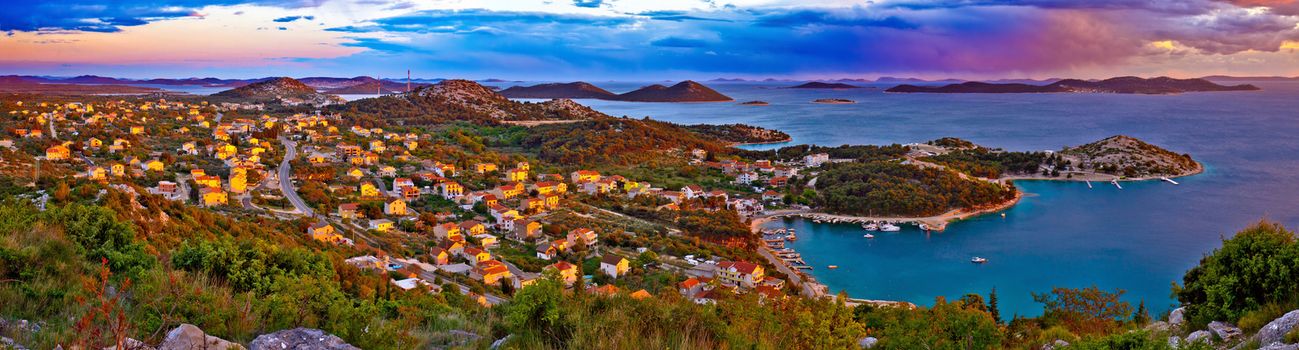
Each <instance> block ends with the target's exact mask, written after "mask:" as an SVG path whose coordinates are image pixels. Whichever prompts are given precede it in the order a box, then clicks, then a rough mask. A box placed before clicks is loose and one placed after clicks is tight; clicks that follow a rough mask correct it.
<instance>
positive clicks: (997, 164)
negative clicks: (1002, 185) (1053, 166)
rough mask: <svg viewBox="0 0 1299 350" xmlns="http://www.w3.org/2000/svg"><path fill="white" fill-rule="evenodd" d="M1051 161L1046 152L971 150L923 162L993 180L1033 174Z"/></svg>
mask: <svg viewBox="0 0 1299 350" xmlns="http://www.w3.org/2000/svg"><path fill="white" fill-rule="evenodd" d="M1051 159H1053V157H1052V156H1051V155H1050V154H1048V153H1046V152H1002V151H994V150H990V149H987V148H982V147H978V148H972V149H963V150H958V151H952V152H948V153H945V154H940V155H935V156H930V157H925V158H924V160H925V161H929V162H933V163H936V164H942V165H945V166H948V167H951V168H953V169H956V170H960V171H961V172H963V173H966V174H970V175H973V176H978V177H982V178H989V179H995V178H999V177H1001V176H1002V175H1005V174H1033V173H1036V172H1037V171H1038V168H1039V167H1041V165H1042V164H1043V163H1045V162H1048V161H1049V160H1051Z"/></svg>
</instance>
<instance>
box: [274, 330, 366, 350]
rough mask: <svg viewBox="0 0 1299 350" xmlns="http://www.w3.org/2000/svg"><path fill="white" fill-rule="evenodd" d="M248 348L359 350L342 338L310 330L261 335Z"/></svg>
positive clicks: (283, 331)
mask: <svg viewBox="0 0 1299 350" xmlns="http://www.w3.org/2000/svg"><path fill="white" fill-rule="evenodd" d="M248 347H249V348H251V349H252V350H290V349H296V350H307V349H329V350H361V349H360V348H358V347H355V346H352V345H351V344H348V343H347V342H345V341H343V339H342V338H339V337H336V336H333V335H330V334H328V333H325V331H322V330H319V329H310V328H294V329H286V330H282V331H279V332H275V333H270V334H262V335H259V336H257V338H256V339H253V342H252V343H250V344H248Z"/></svg>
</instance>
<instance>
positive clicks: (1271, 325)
mask: <svg viewBox="0 0 1299 350" xmlns="http://www.w3.org/2000/svg"><path fill="white" fill-rule="evenodd" d="M1296 326H1299V310H1294V311H1290V312H1287V313H1286V314H1285V315H1282V316H1281V317H1279V318H1277V319H1275V320H1272V322H1268V323H1267V325H1265V326H1263V328H1262V329H1259V330H1258V334H1257V335H1255V338H1257V339H1258V343H1259V344H1261V345H1272V344H1282V343H1284V342H1285V335H1286V334H1287V333H1289V332H1290V331H1291V330H1293V329H1295V327H1296Z"/></svg>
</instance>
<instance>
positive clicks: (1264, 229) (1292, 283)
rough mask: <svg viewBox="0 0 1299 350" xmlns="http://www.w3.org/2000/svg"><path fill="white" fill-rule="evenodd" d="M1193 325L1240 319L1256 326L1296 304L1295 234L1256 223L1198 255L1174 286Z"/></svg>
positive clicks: (1298, 247)
mask: <svg viewBox="0 0 1299 350" xmlns="http://www.w3.org/2000/svg"><path fill="white" fill-rule="evenodd" d="M1174 293H1175V295H1176V296H1177V300H1178V301H1180V302H1181V303H1182V304H1183V305H1186V313H1187V317H1188V320H1189V322H1190V323H1191V324H1193V325H1204V324H1206V323H1208V322H1210V321H1227V322H1233V323H1236V322H1239V324H1240V325H1241V327H1242V328H1245V329H1250V328H1254V329H1257V328H1258V327H1261V326H1262V325H1263V324H1265V323H1267V322H1268V321H1271V320H1272V319H1274V318H1276V316H1280V314H1283V313H1285V312H1286V311H1289V310H1294V309H1299V242H1297V241H1296V236H1295V233H1294V232H1292V231H1289V230H1287V229H1286V228H1285V227H1282V226H1281V225H1280V224H1277V223H1272V222H1260V223H1258V224H1256V225H1254V226H1251V227H1249V228H1247V229H1245V230H1243V231H1240V232H1239V233H1237V234H1236V235H1235V236H1233V237H1232V238H1231V239H1226V240H1223V241H1222V247H1221V248H1218V249H1216V250H1214V251H1213V253H1211V254H1209V255H1207V256H1205V257H1204V258H1203V259H1201V260H1200V264H1199V265H1198V266H1196V267H1194V268H1192V269H1191V270H1190V271H1187V272H1186V276H1185V277H1183V279H1182V286H1181V287H1180V288H1174Z"/></svg>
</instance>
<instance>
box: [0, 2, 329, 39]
mask: <svg viewBox="0 0 1299 350" xmlns="http://www.w3.org/2000/svg"><path fill="white" fill-rule="evenodd" d="M324 1H325V0H296V1H293V0H289V1H275V0H245V1H240V0H213V1H202V0H124V1H111V2H103V1H87V0H37V1H31V0H20V1H19V4H13V3H6V4H5V5H4V6H0V30H16V31H25V32H31V31H62V30H70V31H83V32H102V33H112V32H118V31H121V30H122V27H131V26H140V25H144V24H147V23H149V22H153V21H160V20H167V19H175V18H182V17H191V16H199V12H198V10H199V9H200V8H202V7H204V6H209V5H239V4H252V5H265V6H277V7H282V8H301V7H313V6H319V5H320V4H321V3H322V2H324Z"/></svg>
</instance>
